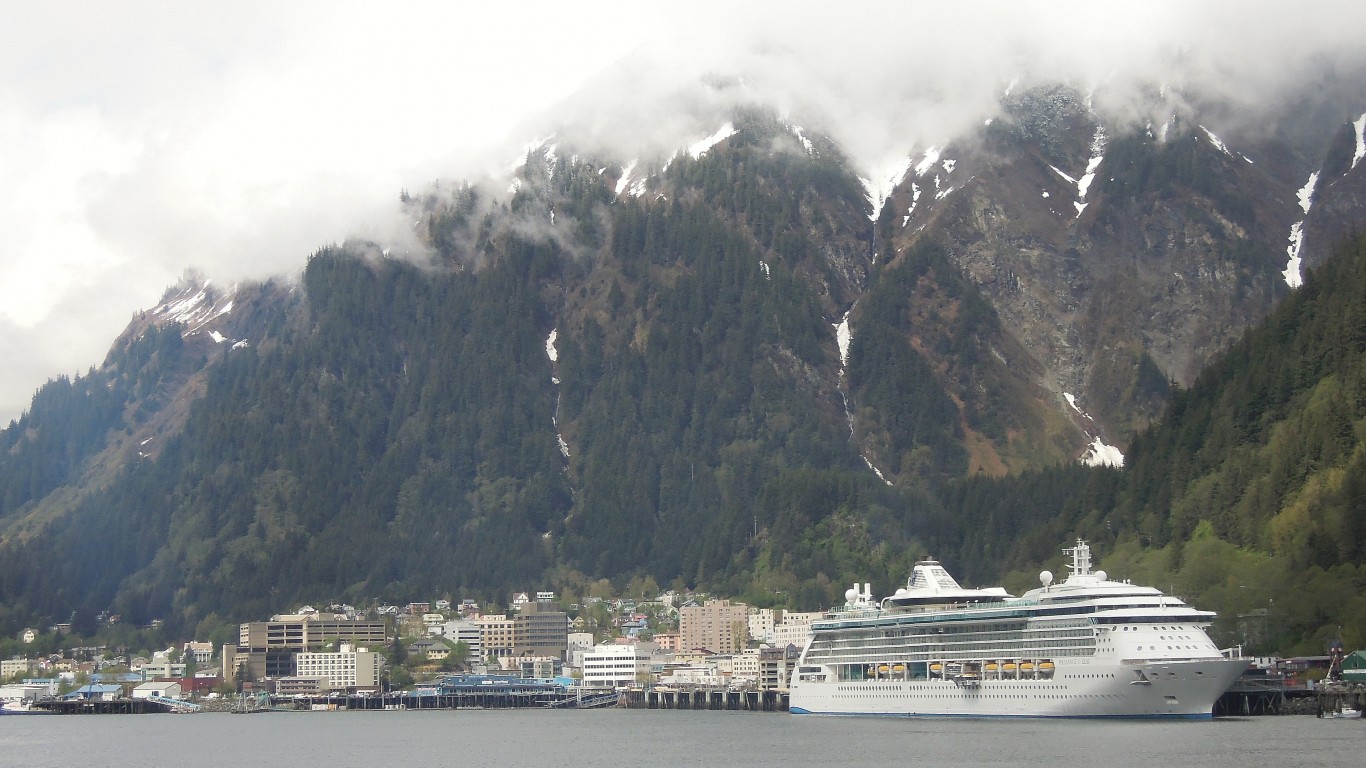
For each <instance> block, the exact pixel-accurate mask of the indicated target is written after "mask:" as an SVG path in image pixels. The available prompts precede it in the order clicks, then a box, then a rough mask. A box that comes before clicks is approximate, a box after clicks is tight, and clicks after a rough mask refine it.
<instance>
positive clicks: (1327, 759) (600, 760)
mask: <svg viewBox="0 0 1366 768" xmlns="http://www.w3.org/2000/svg"><path fill="white" fill-rule="evenodd" d="M1363 764H1366V721H1363V720H1319V719H1317V718H1313V717H1305V716H1283V717H1260V718H1246V719H1240V718H1221V719H1218V720H1214V721H1204V722H1170V723H1166V722H1143V721H1123V722H1107V721H1089V720H1088V721H1072V720H1063V721H1051V720H1050V721H1034V720H1021V721H1015V720H929V719H926V720H920V719H914V720H907V719H893V718H885V719H884V718H832V717H811V716H793V715H787V714H772V713H755V712H696V711H693V712H688V711H682V712H680V711H650V710H590V711H579V712H575V711H531V710H512V711H508V710H503V711H475V710H459V711H437V712H299V713H263V714H255V715H250V716H242V715H230V714H195V715H103V716H100V715H95V716H38V717H35V716H23V717H9V716H6V717H0V766H5V767H6V768H7V767H8V766H16V768H17V767H19V766H24V767H26V768H46V767H47V766H113V767H115V768H117V767H120V766H138V768H147V767H148V766H192V767H193V768H217V767H218V766H232V767H233V768H258V767H266V766H291V767H292V768H297V767H298V766H314V765H316V766H329V767H331V766H358V767H367V768H368V767H369V766H376V767H378V766H460V768H474V767H475V766H498V767H499V768H504V767H507V768H518V767H519V766H526V767H527V768H533V767H534V768H556V767H558V766H566V767H567V766H574V767H575V768H581V767H583V766H600V767H602V768H619V767H620V768H625V767H626V766H631V767H632V768H636V767H638V766H649V767H651V768H671V767H672V766H709V767H714V768H720V767H721V766H744V767H745V768H764V767H765V766H773V767H774V768H779V767H781V768H792V767H793V766H808V765H809V766H858V765H868V766H878V768H898V767H900V766H909V765H915V766H1021V767H1022V768H1090V767H1091V766H1099V767H1100V768H1109V767H1110V766H1117V767H1119V766H1144V767H1145V768H1149V767H1154V768H1212V767H1214V766H1240V768H1241V767H1242V766H1248V767H1249V768H1291V767H1293V766H1314V767H1315V768H1332V767H1333V766H1352V768H1360V766H1362V765H1363Z"/></svg>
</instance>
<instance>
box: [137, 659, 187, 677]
mask: <svg viewBox="0 0 1366 768" xmlns="http://www.w3.org/2000/svg"><path fill="white" fill-rule="evenodd" d="M188 668H189V667H188V666H186V665H185V664H183V663H182V664H176V663H172V662H170V661H165V660H160V659H159V660H157V661H149V662H147V663H145V664H142V665H141V666H138V667H135V668H131V669H132V671H134V672H141V673H142V679H143V680H152V679H155V678H158V677H184V676H185V670H186V669H188Z"/></svg>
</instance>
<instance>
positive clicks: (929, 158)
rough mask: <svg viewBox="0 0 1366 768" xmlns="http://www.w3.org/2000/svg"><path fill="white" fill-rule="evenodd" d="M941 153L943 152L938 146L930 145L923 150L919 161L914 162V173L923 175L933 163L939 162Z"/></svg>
mask: <svg viewBox="0 0 1366 768" xmlns="http://www.w3.org/2000/svg"><path fill="white" fill-rule="evenodd" d="M941 154H943V150H942V149H940V148H939V147H930V148H929V149H927V150H925V154H924V155H923V156H922V157H921V158H920V162H918V163H916V164H915V175H916V176H924V175H925V174H926V173H927V172H928V171H929V170H930V169H931V168H933V167H934V165H935V163H938V162H939V156H940V155H941Z"/></svg>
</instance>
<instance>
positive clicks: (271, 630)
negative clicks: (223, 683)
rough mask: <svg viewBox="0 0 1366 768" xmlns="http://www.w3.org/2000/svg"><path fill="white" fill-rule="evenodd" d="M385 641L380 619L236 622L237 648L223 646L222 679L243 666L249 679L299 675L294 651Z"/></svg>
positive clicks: (321, 617)
mask: <svg viewBox="0 0 1366 768" xmlns="http://www.w3.org/2000/svg"><path fill="white" fill-rule="evenodd" d="M387 640H388V632H387V630H386V626H385V623H384V622H383V621H365V620H357V619H346V618H342V617H338V616H335V615H326V614H316V615H306V616H299V615H293V616H275V617H273V618H272V619H271V620H270V621H251V622H246V623H244V624H241V625H239V627H238V637H237V647H236V648H233V649H232V651H231V653H229V651H228V647H227V646H225V647H224V649H223V651H224V652H223V678H224V679H225V680H231V679H233V676H234V675H235V674H236V672H237V669H238V667H245V668H246V670H247V675H248V676H249V677H250V679H252V680H260V679H262V678H266V677H271V678H279V677H290V676H293V675H297V674H301V673H299V672H298V671H297V670H296V668H295V654H297V653H299V652H301V651H317V650H320V649H321V648H322V647H323V646H324V645H326V644H327V643H330V642H343V643H350V644H354V645H357V646H382V645H384V644H385V643H386V642H387Z"/></svg>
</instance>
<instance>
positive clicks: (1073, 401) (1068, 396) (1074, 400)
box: [1062, 392, 1095, 421]
mask: <svg viewBox="0 0 1366 768" xmlns="http://www.w3.org/2000/svg"><path fill="white" fill-rule="evenodd" d="M1062 396H1063V397H1064V398H1066V399H1067V404H1068V405H1070V406H1072V410H1074V411H1076V412H1077V413H1079V414H1081V415H1082V416H1083V417H1085V418H1086V419H1087V420H1089V421H1095V419H1093V418H1091V414H1089V413H1087V412H1086V411H1083V410H1082V409H1081V406H1079V405H1077V398H1076V397H1075V396H1073V395H1072V393H1071V392H1064V393H1062Z"/></svg>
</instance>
